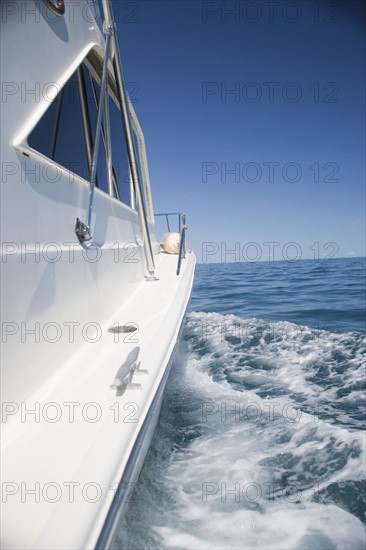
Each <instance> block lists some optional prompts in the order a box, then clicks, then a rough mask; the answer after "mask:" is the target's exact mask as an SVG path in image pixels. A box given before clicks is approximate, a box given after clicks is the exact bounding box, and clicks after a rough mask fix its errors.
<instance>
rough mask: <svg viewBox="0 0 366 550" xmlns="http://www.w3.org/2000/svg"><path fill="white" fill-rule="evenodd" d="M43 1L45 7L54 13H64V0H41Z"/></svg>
mask: <svg viewBox="0 0 366 550" xmlns="http://www.w3.org/2000/svg"><path fill="white" fill-rule="evenodd" d="M43 2H44V3H45V4H46V6H47V8H48V9H49V10H50V11H52V13H54V14H55V15H59V16H60V15H64V13H65V2H64V0H56V2H52V0H43Z"/></svg>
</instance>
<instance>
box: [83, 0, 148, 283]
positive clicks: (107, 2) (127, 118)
mask: <svg viewBox="0 0 366 550" xmlns="http://www.w3.org/2000/svg"><path fill="white" fill-rule="evenodd" d="M102 7H103V14H104V23H103V32H104V36H105V51H104V60H103V67H102V75H101V80H100V95H99V99H97V100H96V104H97V105H98V110H97V121H96V128H95V136H94V143H92V139H91V132H90V119H89V118H88V113H87V98H86V92H85V86H84V84H85V83H84V82H83V79H82V74H81V72H78V83H79V89H80V94H81V112H82V119H83V126H84V132H85V139H86V146H87V152H88V164H89V169H90V189H89V200H88V206H87V220H86V222H83V221H81V220H80V219H79V218H77V219H76V223H75V232H76V235H77V237H78V239H79V241H80V244H81V245H87V243H88V242H91V241H92V231H91V221H92V213H93V202H94V189H95V184H96V169H97V159H98V151H99V143H100V139H101V137H102V139H103V142H104V146H105V150H106V161H107V175H108V191H109V194H110V195H112V196H113V188H114V173H113V165H112V152H111V136H110V121H109V108H108V100H109V93H108V62H109V60H111V62H112V66H113V72H114V77H115V82H116V89H117V96H118V102H119V107H120V111H121V118H122V125H123V129H124V136H123V139H124V142H125V144H126V148H127V156H128V162H129V167H130V174H131V179H132V184H133V194H134V198H135V199H136V206H137V213H138V217H139V223H140V230H141V235H142V241H143V248H144V256H145V262H146V271H147V274H148V275H147V277H146V279H147V280H149V281H154V280H156V277H155V276H154V273H155V263H154V257H153V253H152V247H151V239H150V233H149V229H148V220H147V215H146V208H145V204H144V200H143V192H144V190H143V182H142V181H141V178H140V176H139V173H138V170H137V153H138V152H137V151H136V150H135V145H134V140H133V134H132V132H133V128H132V121H131V111H130V109H131V104H130V101H129V98H128V96H127V93H126V87H125V80H124V76H123V72H122V65H121V57H120V52H119V46H118V40H117V37H116V26H115V20H114V17H113V10H112V6H111V0H102ZM133 114H134V113H133ZM135 119H136V120H137V117H136V115H135V114H134V122H135V127H136V128H137V137H138V139H139V140H140V141H139V147H140V154H141V150H143V154H144V155H143V162H145V163H146V153H145V150H144V142H143V138H141V135H142V131H141V128H140V126H139V124H138V123H136V120H135ZM103 121H104V126H103ZM121 137H122V136H121ZM143 169H144V176H145V178H146V171H147V167H146V166H145V165H143ZM147 182H148V180H147ZM148 183H149V182H148ZM148 183H147V184H146V185H148ZM148 187H149V185H148ZM148 192H150V187H149V189H148ZM145 195H146V197H147V198H146V200H147V202H148V206H149V208H150V211H152V205H151V200H150V195H149V194H148V193H147V192H146V189H145ZM149 214H150V217H151V212H149Z"/></svg>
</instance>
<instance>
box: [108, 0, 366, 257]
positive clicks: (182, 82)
mask: <svg viewBox="0 0 366 550" xmlns="http://www.w3.org/2000/svg"><path fill="white" fill-rule="evenodd" d="M115 9H116V19H117V24H118V28H119V37H120V47H121V53H122V60H123V65H124V72H125V78H126V81H127V82H128V83H129V90H130V91H131V95H132V96H133V97H132V99H133V100H134V106H135V110H136V112H137V114H138V116H139V119H140V122H141V125H142V128H143V131H144V134H145V139H146V145H147V153H148V159H149V165H150V177H151V181H152V187H153V199H154V207H155V211H156V212H165V211H184V212H186V213H187V215H188V227H189V233H188V237H189V245H190V246H191V247H192V248H193V249H194V250H195V251H196V254H197V257H198V260H199V261H204V262H208V261H239V260H241V261H248V260H267V261H268V260H269V259H275V260H282V259H295V258H300V257H301V258H314V257H320V258H321V257H326V256H328V257H333V256H334V257H345V256H363V255H365V103H364V97H365V78H364V75H365V11H364V7H363V2H361V1H358V0H357V1H352V0H347V1H333V2H323V1H320V2H316V1H315V0H314V1H313V0H303V1H301V0H297V1H295V2H286V1H285V2H284V1H282V0H281V1H277V2H276V1H266V0H255V1H252V2H249V1H236V2H232V1H227V2H221V1H220V2H219V1H217V2H216V1H211V2H201V1H197V0H194V1H180V0H179V1H175V0H173V1H169V0H165V1H162V0H149V1H148V0H142V1H141V0H138V1H136V2H135V1H132V2H127V3H126V2H118V1H117V2H115ZM207 243H209V244H207ZM236 243H237V244H236ZM265 243H276V244H272V245H269V244H265ZM291 243H296V244H291ZM316 243H317V244H316ZM230 250H232V251H233V252H232V253H231V254H230V253H229V251H230Z"/></svg>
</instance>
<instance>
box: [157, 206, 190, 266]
mask: <svg viewBox="0 0 366 550" xmlns="http://www.w3.org/2000/svg"><path fill="white" fill-rule="evenodd" d="M170 216H177V221H178V233H179V252H178V265H177V275H179V274H180V268H181V265H182V260H183V259H184V258H185V257H186V231H187V226H186V219H187V216H186V214H182V213H181V212H166V213H163V214H155V217H164V218H165V220H166V225H167V229H168V231H169V233H170V232H171V226H170V221H169V217H170Z"/></svg>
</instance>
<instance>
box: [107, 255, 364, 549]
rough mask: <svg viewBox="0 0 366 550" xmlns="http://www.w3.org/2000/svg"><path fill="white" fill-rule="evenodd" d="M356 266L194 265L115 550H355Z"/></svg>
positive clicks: (359, 495)
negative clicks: (155, 419)
mask: <svg viewBox="0 0 366 550" xmlns="http://www.w3.org/2000/svg"><path fill="white" fill-rule="evenodd" d="M365 261H366V260H365V259H364V258H362V259H361V258H356V259H332V260H322V261H314V260H309V261H306V260H304V261H295V262H272V263H269V262H268V263H265V262H262V263H233V264H210V265H198V267H197V273H196V281H195V286H194V290H193V295H192V300H191V303H190V307H189V312H188V315H187V319H186V325H185V328H184V331H183V334H182V337H181V340H180V343H179V348H178V350H177V353H176V355H175V359H174V363H173V367H172V371H171V374H170V377H169V380H168V383H167V387H166V391H165V397H164V402H163V406H162V412H161V417H160V421H159V425H158V428H157V431H156V433H155V436H154V439H153V442H152V446H151V448H150V451H149V454H148V457H147V460H146V462H145V466H144V468H143V470H142V473H141V476H140V478H139V481H138V483H137V485H136V487H135V490H134V494H133V498H131V501H130V502H129V504H128V507H127V510H126V513H125V516H124V518H123V519H121V521H120V525H119V527H118V529H117V533H116V537H115V540H114V543H113V548H128V549H139V550H140V549H145V548H146V549H147V548H149V549H164V548H167V549H168V548H169V549H173V548H174V549H191V550H193V549H211V548H212V549H223V550H229V549H237V548H243V549H244V548H245V549H260V550H265V549H274V550H280V549H281V550H282V549H296V550H297V549H298V550H306V549H329V550H330V549H342V550H343V549H350V550H358V549H360V550H361V549H364V548H365V522H366V521H365V511H366V481H365V432H364V430H365V349H366V345H365V332H366V327H365V267H366V264H365Z"/></svg>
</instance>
